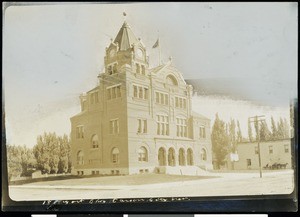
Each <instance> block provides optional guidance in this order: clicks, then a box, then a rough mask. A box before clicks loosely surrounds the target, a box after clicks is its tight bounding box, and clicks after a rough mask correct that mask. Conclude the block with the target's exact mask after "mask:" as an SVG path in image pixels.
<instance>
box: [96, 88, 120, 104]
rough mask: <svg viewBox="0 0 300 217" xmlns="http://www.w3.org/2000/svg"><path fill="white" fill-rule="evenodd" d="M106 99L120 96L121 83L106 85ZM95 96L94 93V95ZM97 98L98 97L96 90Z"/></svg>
mask: <svg viewBox="0 0 300 217" xmlns="http://www.w3.org/2000/svg"><path fill="white" fill-rule="evenodd" d="M106 91H107V99H108V100H110V99H116V98H120V97H121V84H119V85H116V86H112V87H107V90H106ZM95 97H96V95H95ZM97 98H98V92H97ZM95 102H98V100H96V99H95Z"/></svg>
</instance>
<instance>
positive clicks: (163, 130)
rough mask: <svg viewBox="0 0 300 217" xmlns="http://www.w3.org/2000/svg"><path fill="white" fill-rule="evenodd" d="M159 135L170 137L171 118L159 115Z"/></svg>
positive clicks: (157, 117) (157, 118)
mask: <svg viewBox="0 0 300 217" xmlns="http://www.w3.org/2000/svg"><path fill="white" fill-rule="evenodd" d="M156 120H157V135H167V136H168V135H169V117H168V116H166V115H157V116H156Z"/></svg>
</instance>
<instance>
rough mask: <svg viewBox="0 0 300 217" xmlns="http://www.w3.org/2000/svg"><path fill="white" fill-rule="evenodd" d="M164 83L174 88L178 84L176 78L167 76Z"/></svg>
mask: <svg viewBox="0 0 300 217" xmlns="http://www.w3.org/2000/svg"><path fill="white" fill-rule="evenodd" d="M166 83H167V84H169V85H175V86H177V85H178V82H177V80H176V78H175V77H174V76H173V75H168V76H167V77H166Z"/></svg>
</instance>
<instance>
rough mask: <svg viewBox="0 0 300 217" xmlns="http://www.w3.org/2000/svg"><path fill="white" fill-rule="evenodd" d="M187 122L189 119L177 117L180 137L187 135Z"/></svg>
mask: <svg viewBox="0 0 300 217" xmlns="http://www.w3.org/2000/svg"><path fill="white" fill-rule="evenodd" d="M186 122H187V121H186V119H184V118H176V126H177V136H178V137H187V125H186Z"/></svg>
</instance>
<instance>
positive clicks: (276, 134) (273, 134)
mask: <svg viewBox="0 0 300 217" xmlns="http://www.w3.org/2000/svg"><path fill="white" fill-rule="evenodd" d="M271 131H272V133H271V138H272V139H274V140H276V139H277V138H278V132H277V128H276V123H275V121H274V118H273V116H271Z"/></svg>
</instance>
